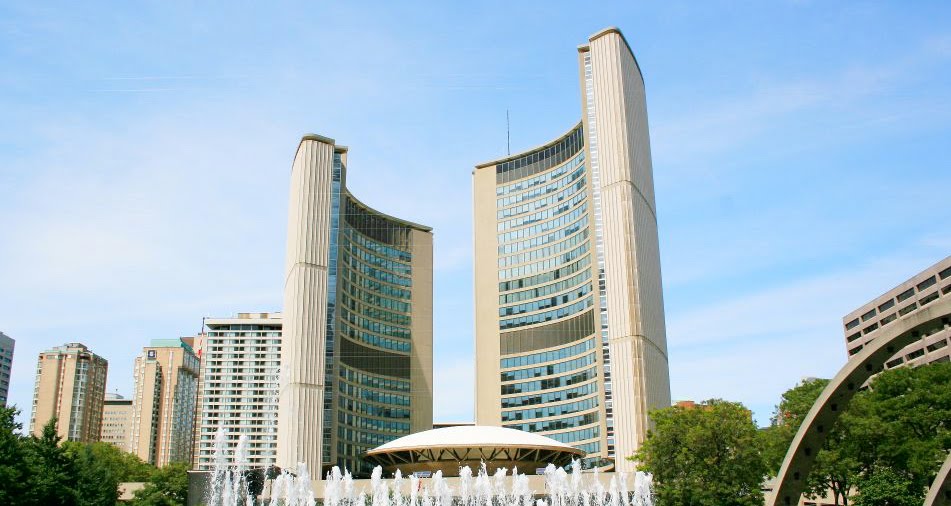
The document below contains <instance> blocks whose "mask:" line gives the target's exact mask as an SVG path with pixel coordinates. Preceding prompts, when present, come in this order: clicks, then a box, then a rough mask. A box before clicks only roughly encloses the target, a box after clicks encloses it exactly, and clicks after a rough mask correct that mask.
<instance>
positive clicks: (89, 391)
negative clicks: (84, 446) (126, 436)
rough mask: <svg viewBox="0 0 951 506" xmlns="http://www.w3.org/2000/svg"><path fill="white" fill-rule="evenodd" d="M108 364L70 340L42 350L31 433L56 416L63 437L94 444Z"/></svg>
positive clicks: (104, 392) (98, 434) (37, 430)
mask: <svg viewBox="0 0 951 506" xmlns="http://www.w3.org/2000/svg"><path fill="white" fill-rule="evenodd" d="M108 368H109V363H108V362H106V359H104V358H102V357H100V356H99V355H96V354H95V353H93V352H92V351H90V350H89V348H87V347H86V346H85V345H83V344H80V343H68V344H65V345H63V346H57V347H55V348H53V349H50V350H47V351H44V352H42V353H40V358H39V361H38V362H37V364H36V386H35V387H34V388H33V411H32V414H31V415H30V433H32V434H34V435H36V436H39V435H41V434H43V426H44V425H46V424H47V423H48V422H49V421H50V419H52V418H54V417H55V418H56V419H57V431H58V433H59V435H60V437H62V438H63V439H66V440H68V441H80V442H83V443H92V442H96V441H99V436H100V433H101V431H102V403H103V400H104V398H105V395H106V374H107V371H108Z"/></svg>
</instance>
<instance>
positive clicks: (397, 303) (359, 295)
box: [340, 280, 413, 313]
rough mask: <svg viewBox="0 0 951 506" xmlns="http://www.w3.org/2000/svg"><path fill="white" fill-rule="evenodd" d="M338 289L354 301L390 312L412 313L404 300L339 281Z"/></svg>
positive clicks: (409, 305)
mask: <svg viewBox="0 0 951 506" xmlns="http://www.w3.org/2000/svg"><path fill="white" fill-rule="evenodd" d="M340 289H341V291H342V292H343V293H346V294H347V295H349V296H350V297H353V298H354V299H356V300H359V301H361V302H365V303H367V304H372V305H374V306H377V307H381V308H383V309H389V310H390V311H397V312H400V313H409V312H412V309H413V306H412V305H411V304H410V303H409V302H406V301H405V300H399V299H394V298H390V297H385V296H383V295H380V294H379V293H377V292H371V291H366V290H362V289H361V288H360V287H358V286H357V285H354V284H353V283H350V282H348V281H346V280H341V282H340Z"/></svg>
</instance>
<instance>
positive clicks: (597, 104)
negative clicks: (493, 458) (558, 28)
mask: <svg viewBox="0 0 951 506" xmlns="http://www.w3.org/2000/svg"><path fill="white" fill-rule="evenodd" d="M578 68H579V73H580V87H581V113H582V116H581V121H580V122H579V123H578V124H577V125H575V126H573V127H571V128H570V129H569V130H568V131H567V132H566V133H565V134H564V135H561V136H560V137H557V138H556V139H554V140H552V141H550V142H548V143H546V144H544V145H542V146H539V147H537V148H535V149H531V150H529V151H525V152H523V153H518V154H514V155H511V156H506V157H505V158H502V159H499V160H495V161H492V162H488V163H484V164H481V165H478V166H477V167H476V168H475V171H474V172H473V200H474V207H475V216H474V228H475V241H474V242H475V326H476V371H477V372H476V422H477V423H479V424H482V425H501V426H503V427H510V428H515V429H521V430H525V431H530V432H539V433H542V434H544V435H546V436H548V437H551V438H554V439H557V440H559V441H562V442H564V443H568V444H570V445H572V446H575V447H577V448H581V449H583V450H585V451H586V452H587V459H586V462H585V464H586V465H589V466H599V467H607V466H610V465H611V461H613V463H614V465H615V466H616V469H618V470H620V471H631V470H633V466H634V463H633V462H630V461H628V460H626V457H628V456H631V455H633V454H634V452H635V451H636V450H637V448H638V447H639V446H640V444H641V442H642V441H643V440H644V438H645V437H646V435H647V429H648V426H649V420H648V416H647V413H648V411H649V410H651V409H655V408H662V407H667V406H669V405H670V380H669V374H668V367H667V338H666V330H665V324H664V299H663V294H662V291H661V274H660V253H659V248H658V238H657V216H656V212H655V209H656V208H655V205H654V182H653V175H652V167H651V153H650V142H649V136H648V129H647V105H646V99H645V94H644V81H643V78H642V76H641V71H640V68H639V67H638V65H637V61H636V60H635V59H634V54H633V53H632V52H631V48H630V47H629V46H628V44H627V42H626V40H625V39H624V36H623V35H621V32H620V31H619V30H617V29H615V28H609V29H606V30H602V31H601V32H598V33H596V34H595V35H593V36H591V37H590V39H589V41H588V44H586V45H584V46H581V47H579V48H578Z"/></svg>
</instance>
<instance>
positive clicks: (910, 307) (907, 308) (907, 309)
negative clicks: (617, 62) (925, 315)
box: [898, 302, 918, 316]
mask: <svg viewBox="0 0 951 506" xmlns="http://www.w3.org/2000/svg"><path fill="white" fill-rule="evenodd" d="M917 307H918V304H915V303H914V302H912V303H911V304H909V305H907V306H905V307H903V308H901V309H900V310H899V311H898V316H905V315H906V314H908V313H910V312H912V311H914V310H915V308H917Z"/></svg>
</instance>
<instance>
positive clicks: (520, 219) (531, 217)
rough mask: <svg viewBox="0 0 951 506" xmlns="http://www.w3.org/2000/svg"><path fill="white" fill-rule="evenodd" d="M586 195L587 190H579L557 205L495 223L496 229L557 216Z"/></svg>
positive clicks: (527, 223)
mask: <svg viewBox="0 0 951 506" xmlns="http://www.w3.org/2000/svg"><path fill="white" fill-rule="evenodd" d="M579 182H580V181H579ZM587 197H588V194H587V192H583V191H579V192H577V193H576V194H575V195H574V196H573V197H571V199H570V200H569V201H567V202H562V203H561V204H559V205H558V207H549V208H547V209H542V210H541V211H536V212H534V213H532V214H526V215H521V216H517V217H515V218H512V219H509V220H505V221H500V222H499V223H498V225H497V231H498V232H504V231H506V230H509V229H512V228H518V227H524V226H525V225H531V224H532V223H538V222H540V221H545V220H548V219H551V218H554V217H555V216H558V215H559V214H562V213H564V212H567V211H568V210H569V209H572V208H574V207H575V206H577V205H578V204H580V203H581V202H582V201H583V200H584V199H586V198H587Z"/></svg>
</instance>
